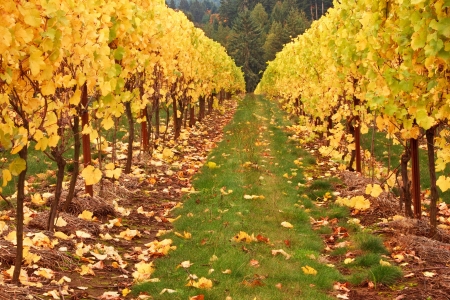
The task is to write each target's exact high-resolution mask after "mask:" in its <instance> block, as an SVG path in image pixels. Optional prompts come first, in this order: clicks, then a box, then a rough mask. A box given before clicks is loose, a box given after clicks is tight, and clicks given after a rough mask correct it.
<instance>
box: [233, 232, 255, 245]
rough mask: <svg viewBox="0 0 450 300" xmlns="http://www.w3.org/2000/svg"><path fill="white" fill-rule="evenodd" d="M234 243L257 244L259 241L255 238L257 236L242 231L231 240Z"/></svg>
mask: <svg viewBox="0 0 450 300" xmlns="http://www.w3.org/2000/svg"><path fill="white" fill-rule="evenodd" d="M231 241H232V242H237V243H239V242H246V243H251V242H256V241H257V239H256V238H255V236H254V235H253V234H252V235H249V234H248V233H246V232H244V231H240V232H239V233H238V234H236V235H235V236H234V237H232V238H231Z"/></svg>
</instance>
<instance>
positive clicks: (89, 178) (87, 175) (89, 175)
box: [81, 166, 102, 185]
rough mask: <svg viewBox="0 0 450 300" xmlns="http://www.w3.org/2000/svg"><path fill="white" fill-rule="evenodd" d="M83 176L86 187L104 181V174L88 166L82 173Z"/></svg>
mask: <svg viewBox="0 0 450 300" xmlns="http://www.w3.org/2000/svg"><path fill="white" fill-rule="evenodd" d="M81 176H83V178H84V180H85V182H86V185H94V184H96V183H97V182H99V181H100V179H102V172H101V171H100V170H99V169H97V168H94V167H93V166H87V167H86V168H84V170H83V172H81Z"/></svg>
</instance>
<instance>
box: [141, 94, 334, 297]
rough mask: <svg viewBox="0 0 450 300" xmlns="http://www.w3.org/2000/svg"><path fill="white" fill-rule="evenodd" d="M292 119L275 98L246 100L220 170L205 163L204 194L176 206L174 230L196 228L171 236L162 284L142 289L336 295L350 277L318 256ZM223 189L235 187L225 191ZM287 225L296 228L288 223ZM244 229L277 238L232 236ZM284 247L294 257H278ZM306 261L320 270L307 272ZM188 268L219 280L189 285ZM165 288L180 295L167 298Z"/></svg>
mask: <svg viewBox="0 0 450 300" xmlns="http://www.w3.org/2000/svg"><path fill="white" fill-rule="evenodd" d="M285 121H286V120H285V117H284V115H282V114H281V113H280V112H279V111H278V109H276V107H275V105H274V104H273V103H270V102H268V101H265V100H261V99H257V98H254V97H251V96H248V97H247V98H246V99H245V100H243V101H242V103H240V107H239V109H238V111H237V112H236V115H235V117H234V120H233V121H232V122H231V123H230V124H229V125H228V126H227V127H226V128H225V132H226V134H225V136H224V140H223V141H222V142H221V143H220V144H219V145H218V147H217V148H216V149H215V150H214V151H213V152H212V153H211V154H210V156H209V159H208V161H211V162H214V163H215V164H216V165H217V167H216V168H214V167H213V168H209V167H207V166H206V165H205V167H203V169H202V171H201V174H200V175H199V176H198V177H197V178H196V180H195V184H194V186H195V189H196V190H197V191H199V193H198V194H191V195H190V196H189V197H187V199H186V201H185V203H184V207H183V208H182V209H179V210H176V211H175V213H176V214H180V215H181V216H182V217H181V218H180V219H179V220H177V221H176V222H175V223H174V227H175V228H174V231H177V232H184V231H186V232H190V233H192V239H189V240H184V239H181V238H179V237H176V236H174V235H170V236H167V237H170V238H172V239H174V241H175V244H176V245H177V247H178V248H177V250H176V251H174V252H172V253H171V254H170V256H169V257H166V258H163V259H159V260H157V261H156V262H155V264H156V267H157V270H156V272H155V273H154V274H153V277H157V278H159V279H160V282H156V283H145V284H141V285H138V286H136V287H135V288H134V292H135V293H139V292H146V293H149V294H151V295H157V298H158V299H186V298H187V297H188V296H194V295H198V294H203V295H205V299H225V298H226V297H231V299H254V298H255V297H256V298H257V299H329V296H328V295H327V294H326V290H328V289H330V288H331V287H332V284H333V282H334V281H336V280H338V279H340V278H342V277H341V275H340V274H339V272H338V271H337V270H335V269H334V268H330V267H327V266H325V265H324V264H321V263H319V262H318V261H317V260H316V259H314V258H317V257H319V255H320V252H321V251H322V250H323V242H322V240H321V237H320V236H319V235H318V234H317V233H316V232H314V231H313V230H312V229H311V226H310V224H309V215H308V213H306V212H305V210H304V209H301V208H300V207H299V205H296V204H297V201H298V198H299V195H298V187H297V183H298V182H300V181H302V182H304V179H303V177H302V176H303V175H302V173H301V171H300V170H296V169H295V168H296V166H295V164H294V163H293V161H294V160H295V159H297V158H298V157H299V156H301V155H306V154H305V153H300V151H301V150H300V149H297V148H296V147H295V146H294V145H293V144H290V142H289V141H288V138H287V135H286V133H285V132H283V130H282V122H285ZM287 144H290V145H287ZM221 189H222V190H224V191H228V190H232V191H233V192H232V193H230V194H229V195H223V194H222V192H221V191H220V190H221ZM245 195H248V196H251V195H254V196H263V197H264V198H263V199H262V197H261V198H258V199H245V197H244V196H245ZM282 222H289V223H291V224H292V225H293V228H291V229H290V228H284V227H282V226H281V223H282ZM241 231H244V232H246V233H248V234H249V235H252V234H254V236H257V235H260V239H261V240H264V239H265V238H268V239H269V242H268V243H266V242H263V241H257V242H251V243H236V242H232V241H230V239H231V238H233V237H234V236H235V235H237V234H239V232H241ZM279 249H282V250H284V251H285V252H286V253H287V254H289V255H291V258H290V259H286V258H285V257H284V256H283V255H281V254H279V255H276V256H274V255H272V250H279ZM186 260H189V261H190V262H191V263H193V265H192V266H191V267H190V268H189V269H188V270H186V269H184V268H180V267H179V268H177V265H179V264H180V263H181V262H183V261H186ZM252 264H253V265H252ZM306 266H309V267H312V268H314V269H315V270H316V271H317V275H309V274H305V273H304V272H303V271H302V267H306ZM212 269H214V271H213V272H212V273H211V270H212ZM227 270H229V271H227ZM223 272H224V273H223ZM230 272H231V273H230ZM188 273H190V274H195V275H197V276H198V277H199V278H200V277H206V278H208V279H211V280H212V283H213V287H212V288H211V289H208V290H200V289H196V288H193V287H186V286H185V285H186V283H187V282H188V281H187V280H186V279H187V277H188ZM164 288H168V289H173V290H176V292H175V293H173V294H167V293H164V294H162V295H159V293H160V292H161V291H162V290H163V289H164Z"/></svg>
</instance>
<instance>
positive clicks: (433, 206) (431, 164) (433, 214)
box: [425, 127, 439, 235]
mask: <svg viewBox="0 0 450 300" xmlns="http://www.w3.org/2000/svg"><path fill="white" fill-rule="evenodd" d="M435 132H436V127H431V128H430V129H428V130H427V131H426V132H425V135H426V137H427V150H428V171H429V173H430V181H431V187H430V191H431V199H430V200H431V203H430V224H431V234H432V235H434V234H435V233H436V226H437V201H438V200H439V193H438V189H437V186H436V165H435V159H434V135H435Z"/></svg>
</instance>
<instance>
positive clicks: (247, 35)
mask: <svg viewBox="0 0 450 300" xmlns="http://www.w3.org/2000/svg"><path fill="white" fill-rule="evenodd" d="M262 46H263V44H262V41H261V29H260V28H259V26H258V25H257V24H255V23H254V22H253V21H252V19H251V17H250V12H249V11H248V10H245V11H243V12H241V13H239V15H238V17H237V18H236V20H235V22H234V24H233V32H232V35H231V37H230V41H229V47H228V50H229V51H228V52H229V54H230V55H231V57H233V58H234V60H235V62H236V64H237V65H238V66H241V67H242V71H243V72H244V76H245V82H246V88H247V92H252V91H253V90H254V89H255V88H256V85H257V84H258V82H259V80H260V79H261V71H263V69H264V67H265V62H264V57H263V56H264V50H263V48H262Z"/></svg>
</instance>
